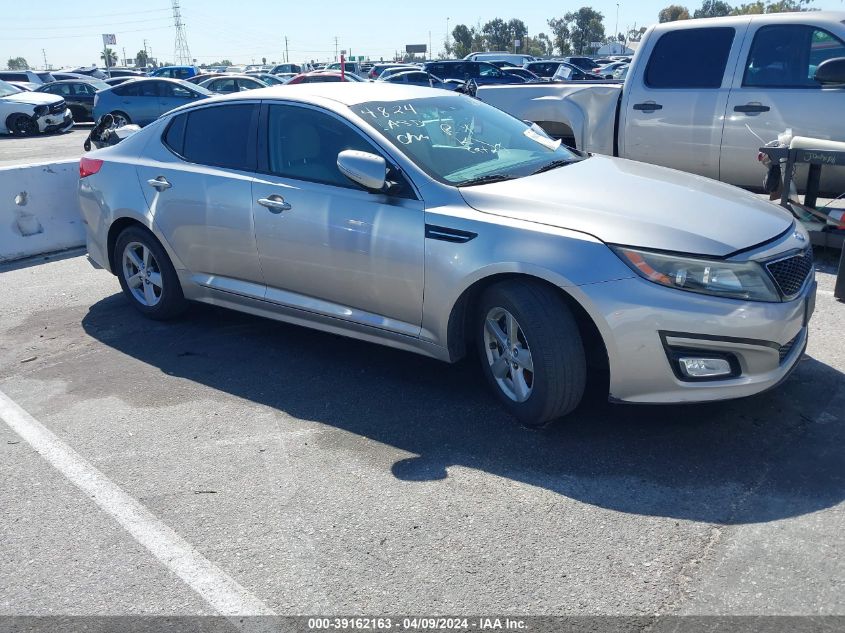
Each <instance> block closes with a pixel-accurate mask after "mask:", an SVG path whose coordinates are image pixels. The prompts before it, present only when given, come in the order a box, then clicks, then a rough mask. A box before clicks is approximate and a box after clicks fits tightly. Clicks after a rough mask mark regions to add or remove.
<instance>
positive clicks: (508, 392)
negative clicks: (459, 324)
mask: <svg viewBox="0 0 845 633" xmlns="http://www.w3.org/2000/svg"><path fill="white" fill-rule="evenodd" d="M475 330H476V342H477V344H478V348H479V352H480V357H481V365H482V371H483V372H484V375H485V377H486V378H487V381H488V383H489V384H490V386H491V387H492V389H493V391H494V392H495V393H496V395H497V397H498V398H499V400H500V401H501V402H502V404H503V405H504V407H505V408H506V409H507V410H508V411H509V412H510V413H511V414H512V415H513V416H514V417H516V418H517V419H518V420H519V421H520V422H521V423H522V424H524V425H525V426H530V427H542V426H544V425H546V424H548V423H549V422H550V421H552V420H554V419H556V418H559V417H562V416H564V415H566V414H567V413H569V412H570V411H572V410H573V409H574V408H575V407H576V406H578V403H579V402H580V401H581V396H582V395H583V394H584V388H585V385H586V376H587V369H586V361H585V357H584V347H583V344H582V342H581V335H580V333H579V331H578V325H577V324H576V322H575V319H574V318H573V316H572V313H571V311H570V310H569V308H568V306H567V305H566V303H565V302H564V300H563V299H562V298H561V297H560V296H559V295H558V294H557V293H556V292H555V291H554V290H553V289H552V288H549V287H547V286H545V285H543V284H542V283H539V282H535V281H506V282H503V283H500V284H496V285H494V286H491V287H490V288H488V289H487V290H486V291H485V292H484V294H483V295H482V297H481V300H480V302H479V304H478V310H477V312H476V319H475Z"/></svg>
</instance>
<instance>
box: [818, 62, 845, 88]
mask: <svg viewBox="0 0 845 633" xmlns="http://www.w3.org/2000/svg"><path fill="white" fill-rule="evenodd" d="M814 79H815V80H816V81H818V82H819V83H820V84H845V57H834V58H833V59H828V60H826V61H823V62H822V63H821V64H819V67H818V68H817V69H816V75H815V77H814Z"/></svg>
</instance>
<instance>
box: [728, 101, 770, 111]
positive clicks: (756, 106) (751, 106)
mask: <svg viewBox="0 0 845 633" xmlns="http://www.w3.org/2000/svg"><path fill="white" fill-rule="evenodd" d="M769 110H771V108H770V107H769V106H765V105H763V104H762V103H746V104H745V105H738V106H734V112H743V113H744V114H759V113H760V112H768V111H769Z"/></svg>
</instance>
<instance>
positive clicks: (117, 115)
mask: <svg viewBox="0 0 845 633" xmlns="http://www.w3.org/2000/svg"><path fill="white" fill-rule="evenodd" d="M111 115H112V117H114V125H115V127H120V126H121V125H129V124H130V123H132V119H130V118H129V115H128V114H126V113H125V112H121V111H120V110H115V111H114V112H112V113H111Z"/></svg>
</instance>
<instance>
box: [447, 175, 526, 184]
mask: <svg viewBox="0 0 845 633" xmlns="http://www.w3.org/2000/svg"><path fill="white" fill-rule="evenodd" d="M514 178H516V176H511V175H510V174H487V175H486V176H479V177H478V178H470V179H469V180H465V181H464V182H462V183H459V184H457V185H455V186H456V187H471V186H472V185H486V184H488V183H491V182H501V181H503V180H513V179H514Z"/></svg>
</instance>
